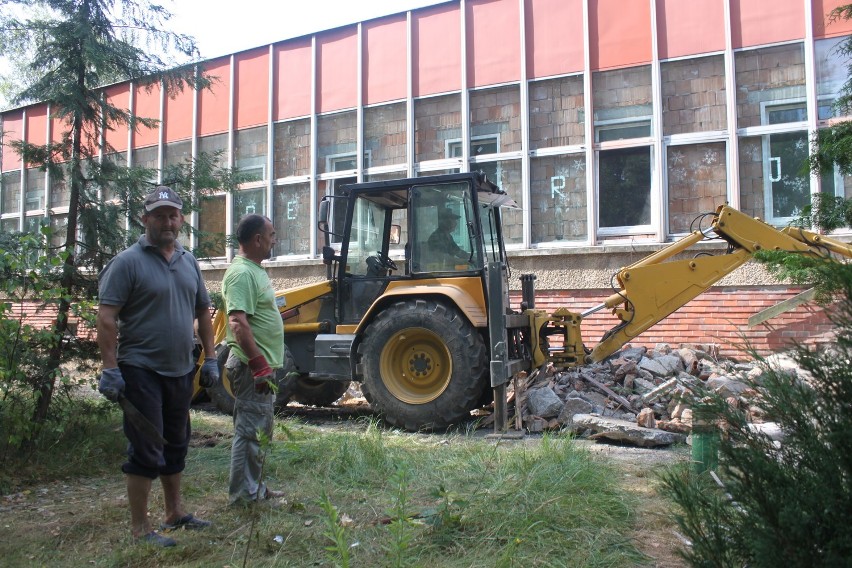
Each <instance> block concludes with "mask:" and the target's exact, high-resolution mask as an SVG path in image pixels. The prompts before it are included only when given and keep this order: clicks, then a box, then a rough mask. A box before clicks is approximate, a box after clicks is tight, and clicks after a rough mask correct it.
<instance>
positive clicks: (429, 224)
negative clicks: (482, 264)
mask: <svg viewBox="0 0 852 568" xmlns="http://www.w3.org/2000/svg"><path fill="white" fill-rule="evenodd" d="M411 214H412V215H413V219H412V227H411V228H412V232H413V234H414V238H413V241H412V245H411V264H412V270H413V271H414V272H431V271H447V270H468V269H469V268H471V264H469V262H468V261H469V260H472V261H473V264H474V265H478V262H479V261H478V259H476V258H474V257H473V256H472V255H473V251H474V248H473V245H472V243H471V226H470V221H471V216H472V209H471V202H470V185H469V184H468V183H452V184H440V185H437V186H430V185H426V186H418V187H416V188H414V189H413V190H412V193H411Z"/></svg>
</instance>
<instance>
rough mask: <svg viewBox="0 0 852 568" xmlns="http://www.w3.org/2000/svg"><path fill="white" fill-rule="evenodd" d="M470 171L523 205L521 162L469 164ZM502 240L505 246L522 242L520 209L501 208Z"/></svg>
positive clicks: (501, 161)
mask: <svg viewBox="0 0 852 568" xmlns="http://www.w3.org/2000/svg"><path fill="white" fill-rule="evenodd" d="M470 169H471V171H473V170H478V171H481V172H483V173H484V174H485V177H486V178H487V179H488V180H489V181H491V182H492V183H493V184H495V185H496V186H497V187H499V188H500V189H502V190H503V191H505V192H506V193H507V194H509V196H510V197H511V198H512V199H514V200H515V203H517V204H518V205H520V204H521V203H523V187H522V184H521V161H520V160H500V161H499V162H488V163H485V164H471V165H470ZM502 215H503V238H504V239H505V242H506V244H521V243H523V242H524V217H523V214H522V211H521V209H510V208H503V209H502Z"/></svg>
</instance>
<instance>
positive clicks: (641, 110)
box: [592, 65, 653, 139]
mask: <svg viewBox="0 0 852 568" xmlns="http://www.w3.org/2000/svg"><path fill="white" fill-rule="evenodd" d="M592 82H593V83H592V84H593V85H594V86H593V89H592V96H593V98H594V108H595V126H609V125H618V126H620V127H628V126H630V125H631V124H632V123H636V122H640V123H641V124H642V128H641V129H639V130H627V129H625V130H622V131H621V134H619V138H633V137H642V136H649V135H650V134H651V130H650V126H651V122H650V121H651V115H652V114H653V103H652V99H651V66H650V65H643V66H641V67H631V68H629V69H616V70H613V71H597V72H595V73H594V74H593V75H592ZM645 128H647V131H646V130H645ZM646 132H647V133H646ZM619 138H610V139H619Z"/></svg>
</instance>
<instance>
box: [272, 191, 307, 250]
mask: <svg viewBox="0 0 852 568" xmlns="http://www.w3.org/2000/svg"><path fill="white" fill-rule="evenodd" d="M273 192H274V211H275V217H274V218H273V219H272V225H273V226H274V227H275V233H276V239H277V242H276V244H275V249H274V254H275V256H287V255H295V254H308V253H309V252H310V242H311V241H310V234H311V230H312V228H311V226H310V223H311V186H310V184H309V183H297V184H294V185H278V186H275V188H274V189H273Z"/></svg>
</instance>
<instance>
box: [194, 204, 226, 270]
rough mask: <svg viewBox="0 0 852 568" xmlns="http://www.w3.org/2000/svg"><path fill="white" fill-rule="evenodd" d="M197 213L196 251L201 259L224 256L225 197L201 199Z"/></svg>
mask: <svg viewBox="0 0 852 568" xmlns="http://www.w3.org/2000/svg"><path fill="white" fill-rule="evenodd" d="M200 206H201V210H200V211H199V213H198V230H199V232H200V233H199V236H198V249H197V251H198V252H199V255H200V256H203V257H222V256H225V196H224V195H216V196H212V197H202V198H201V200H200Z"/></svg>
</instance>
